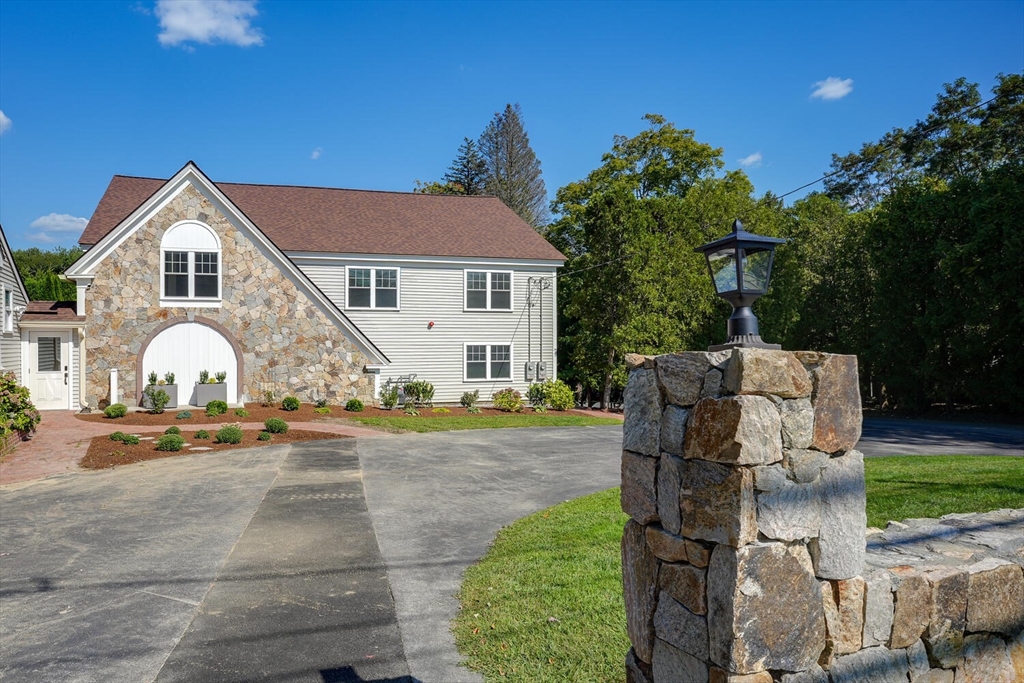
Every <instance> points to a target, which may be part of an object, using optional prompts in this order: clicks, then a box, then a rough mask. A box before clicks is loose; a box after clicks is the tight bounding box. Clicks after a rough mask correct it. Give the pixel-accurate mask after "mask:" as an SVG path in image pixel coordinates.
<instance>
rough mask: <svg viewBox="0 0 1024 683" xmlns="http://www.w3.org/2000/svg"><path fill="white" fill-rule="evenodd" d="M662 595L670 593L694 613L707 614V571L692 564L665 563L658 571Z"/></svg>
mask: <svg viewBox="0 0 1024 683" xmlns="http://www.w3.org/2000/svg"><path fill="white" fill-rule="evenodd" d="M658 583H659V585H660V587H661V590H662V595H664V594H665V593H668V594H669V595H670V596H672V598H673V599H674V600H677V601H678V602H679V603H680V604H681V605H682V606H683V607H685V608H686V609H688V610H690V611H691V612H693V613H694V614H707V613H708V603H707V588H708V586H707V575H706V572H705V571H704V570H703V569H701V568H699V567H694V566H693V565H690V564H663V565H661V569H660V570H659V571H658Z"/></svg>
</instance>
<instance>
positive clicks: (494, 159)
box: [479, 104, 550, 229]
mask: <svg viewBox="0 0 1024 683" xmlns="http://www.w3.org/2000/svg"><path fill="white" fill-rule="evenodd" d="M479 146H480V153H481V154H482V155H483V158H484V163H485V164H486V171H487V182H486V191H487V193H488V194H493V195H495V196H496V197H498V198H499V199H501V201H503V202H505V205H506V206H508V207H509V208H510V209H512V210H513V211H515V212H516V213H517V214H518V215H519V217H520V218H522V219H523V220H524V221H526V222H527V223H529V224H530V225H532V226H533V227H534V228H538V229H539V228H542V227H545V226H547V224H548V222H549V219H550V215H549V213H548V194H547V189H546V188H545V187H544V179H543V178H541V177H540V161H539V160H538V159H537V155H536V154H534V152H533V148H532V147H530V138H529V136H528V135H527V134H526V129H525V128H524V127H523V122H522V110H521V109H520V108H519V105H518V104H515V105H512V104H508V105H505V111H503V112H498V113H496V114H495V115H494V118H493V119H492V120H491V122H490V123H489V124H487V128H485V129H484V132H483V134H481V136H480V145H479Z"/></svg>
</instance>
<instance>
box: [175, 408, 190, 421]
mask: <svg viewBox="0 0 1024 683" xmlns="http://www.w3.org/2000/svg"><path fill="white" fill-rule="evenodd" d="M190 417H192V411H191V410H183V411H181V412H180V413H178V414H177V415H175V416H174V419H175V420H187V419H189V418H190Z"/></svg>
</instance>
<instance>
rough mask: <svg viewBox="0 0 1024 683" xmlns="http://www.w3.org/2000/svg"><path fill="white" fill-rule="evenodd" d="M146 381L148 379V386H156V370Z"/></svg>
mask: <svg viewBox="0 0 1024 683" xmlns="http://www.w3.org/2000/svg"><path fill="white" fill-rule="evenodd" d="M148 379H149V383H150V385H153V384H156V370H154V371H152V372H151V373H149V377H148Z"/></svg>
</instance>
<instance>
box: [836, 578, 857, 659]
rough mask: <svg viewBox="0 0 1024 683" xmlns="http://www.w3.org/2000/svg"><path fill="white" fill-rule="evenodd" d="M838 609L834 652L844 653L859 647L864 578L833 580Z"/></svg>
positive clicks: (854, 650)
mask: <svg viewBox="0 0 1024 683" xmlns="http://www.w3.org/2000/svg"><path fill="white" fill-rule="evenodd" d="M834 586H835V596H836V605H837V607H838V610H839V630H838V632H837V633H836V635H835V641H836V654H837V655H844V654H850V653H851V652H856V651H858V650H860V649H861V634H862V633H863V632H864V579H862V578H861V577H859V576H855V577H853V578H852V579H844V580H842V581H836V582H834Z"/></svg>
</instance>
